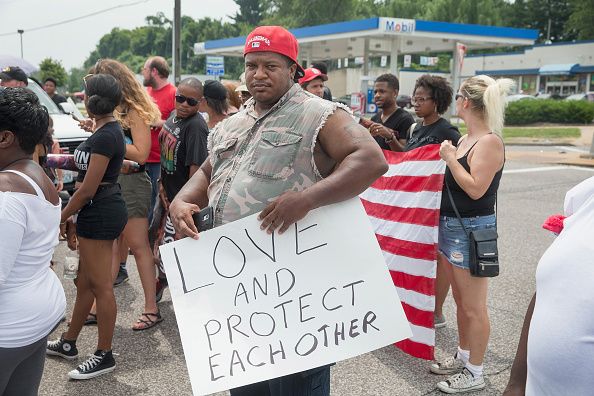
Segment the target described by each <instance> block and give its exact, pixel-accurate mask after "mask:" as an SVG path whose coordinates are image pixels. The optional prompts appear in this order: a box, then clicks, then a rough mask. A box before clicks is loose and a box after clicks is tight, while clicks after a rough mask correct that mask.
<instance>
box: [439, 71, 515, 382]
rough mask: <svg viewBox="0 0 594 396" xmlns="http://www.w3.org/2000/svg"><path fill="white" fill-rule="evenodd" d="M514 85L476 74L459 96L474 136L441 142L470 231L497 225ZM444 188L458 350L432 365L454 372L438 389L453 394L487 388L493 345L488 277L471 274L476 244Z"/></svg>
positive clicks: (444, 235)
mask: <svg viewBox="0 0 594 396" xmlns="http://www.w3.org/2000/svg"><path fill="white" fill-rule="evenodd" d="M512 84H513V81H511V80H509V79H500V80H497V81H495V80H493V79H492V78H490V77H487V76H475V77H471V78H470V79H468V80H466V81H465V82H464V83H463V84H462V86H461V87H460V90H459V91H458V93H457V94H456V110H457V113H458V116H459V117H460V118H462V119H463V120H464V122H465V123H466V126H467V129H468V134H467V135H466V136H464V137H462V138H461V139H460V140H459V141H458V147H455V146H454V145H452V143H451V142H450V141H444V142H443V143H442V144H441V149H440V156H441V158H442V159H443V160H444V161H445V162H446V165H447V168H446V173H445V183H447V187H449V189H450V191H451V194H452V198H453V200H454V203H455V205H456V207H457V208H458V211H459V212H460V216H461V217H462V222H463V223H464V226H465V227H466V229H467V230H469V231H474V230H480V229H486V228H493V227H495V208H494V206H495V199H496V195H497V189H498V187H499V180H500V179H501V173H502V170H503V164H504V161H505V155H504V145H503V140H502V139H501V137H500V136H499V135H498V133H500V132H501V130H502V129H503V115H504V111H505V95H506V94H507V92H508V91H509V89H510V88H511V86H512ZM447 187H446V186H444V191H443V194H442V203H441V213H440V223H439V254H438V260H439V261H440V263H441V264H445V267H446V268H447V273H448V276H449V278H450V281H451V284H452V290H453V295H454V300H455V301H456V306H457V316H458V318H457V319H458V336H459V344H458V351H457V352H455V354H454V355H453V356H452V357H450V358H448V359H446V360H445V361H442V362H436V363H434V364H432V365H431V372H433V373H435V374H452V376H451V377H450V378H448V380H447V381H442V382H439V383H438V384H437V387H438V388H439V389H440V390H442V391H444V392H447V393H461V392H470V391H476V390H479V389H483V388H484V387H485V381H484V379H483V358H484V355H485V351H486V348H487V343H488V341H489V332H490V324H489V317H488V314H487V279H488V278H477V277H472V276H471V275H470V271H469V269H468V268H469V250H470V243H469V240H468V237H467V236H466V233H465V232H464V229H463V228H462V225H461V224H460V221H459V220H458V218H457V217H456V214H455V212H454V210H453V205H452V203H451V201H450V199H449V195H448V194H447Z"/></svg>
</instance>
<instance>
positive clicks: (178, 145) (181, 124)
mask: <svg viewBox="0 0 594 396" xmlns="http://www.w3.org/2000/svg"><path fill="white" fill-rule="evenodd" d="M207 138H208V125H206V122H205V121H204V118H202V116H201V115H200V113H197V114H195V115H193V116H192V117H189V118H183V119H179V118H177V117H176V116H175V111H174V112H172V113H171V115H170V116H169V118H168V119H167V121H166V122H165V124H164V125H163V128H162V129H161V132H160V133H159V144H160V145H161V183H162V184H163V188H164V189H165V194H166V195H167V199H168V200H169V201H171V200H173V198H174V197H175V195H176V194H177V193H178V192H179V190H180V189H181V188H182V187H183V186H184V184H186V182H187V181H188V179H189V178H190V165H198V166H200V165H202V163H203V162H204V160H205V159H206V158H207V157H208V149H207V146H206V140H207Z"/></svg>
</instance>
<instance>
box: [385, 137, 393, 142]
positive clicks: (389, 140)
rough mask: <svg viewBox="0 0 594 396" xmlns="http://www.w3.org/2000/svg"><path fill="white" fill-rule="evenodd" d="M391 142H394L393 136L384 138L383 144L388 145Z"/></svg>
mask: <svg viewBox="0 0 594 396" xmlns="http://www.w3.org/2000/svg"><path fill="white" fill-rule="evenodd" d="M392 141H394V135H392V136H391V137H390V138H384V142H386V143H390V142H392Z"/></svg>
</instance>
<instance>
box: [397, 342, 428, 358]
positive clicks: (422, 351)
mask: <svg viewBox="0 0 594 396" xmlns="http://www.w3.org/2000/svg"><path fill="white" fill-rule="evenodd" d="M394 345H396V346H397V347H398V348H400V349H402V351H403V352H404V353H408V354H409V355H411V356H414V357H417V358H421V359H425V360H433V353H434V349H435V347H433V346H431V345H427V344H421V343H420V342H414V341H412V340H411V339H406V340H402V341H399V342H397V343H396V344H394Z"/></svg>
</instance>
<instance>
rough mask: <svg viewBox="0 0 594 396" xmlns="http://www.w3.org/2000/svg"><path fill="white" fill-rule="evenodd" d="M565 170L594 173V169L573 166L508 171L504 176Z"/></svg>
mask: <svg viewBox="0 0 594 396" xmlns="http://www.w3.org/2000/svg"><path fill="white" fill-rule="evenodd" d="M563 169H574V170H581V171H586V172H594V168H587V167H583V166H572V165H560V166H541V167H537V168H526V169H508V170H504V171H503V173H504V174H510V173H531V172H547V171H557V170H563Z"/></svg>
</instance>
